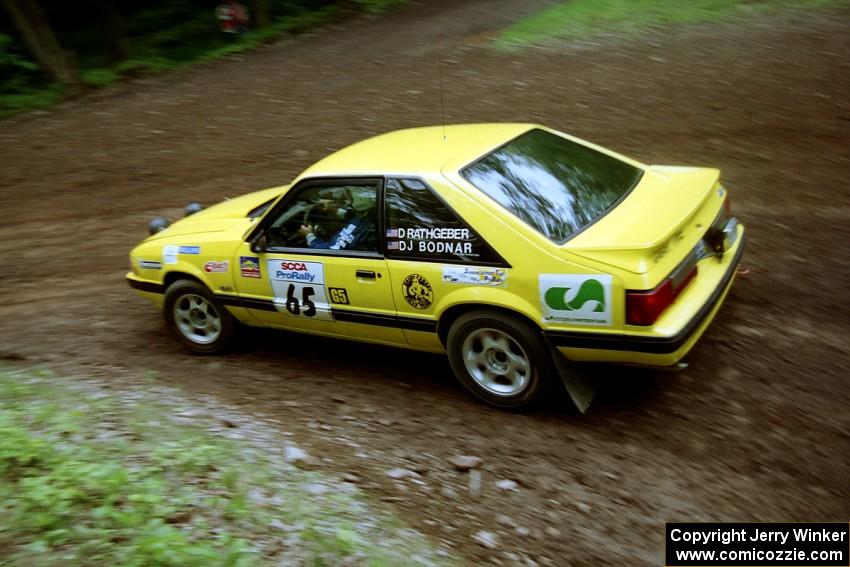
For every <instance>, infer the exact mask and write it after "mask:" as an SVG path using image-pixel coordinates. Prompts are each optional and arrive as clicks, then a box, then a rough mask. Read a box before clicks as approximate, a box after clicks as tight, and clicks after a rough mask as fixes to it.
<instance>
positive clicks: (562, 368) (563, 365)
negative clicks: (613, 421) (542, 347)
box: [549, 347, 596, 413]
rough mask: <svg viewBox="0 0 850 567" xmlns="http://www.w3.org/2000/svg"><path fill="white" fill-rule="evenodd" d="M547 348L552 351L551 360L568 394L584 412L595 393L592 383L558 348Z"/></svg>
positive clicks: (579, 409)
mask: <svg viewBox="0 0 850 567" xmlns="http://www.w3.org/2000/svg"><path fill="white" fill-rule="evenodd" d="M549 350H550V351H551V353H552V360H553V361H554V362H555V370H556V371H557V372H558V376H560V377H561V382H562V383H563V384H564V388H565V389H566V390H567V393H568V394H569V395H570V399H572V401H573V403H574V404H575V406H576V408H578V411H580V412H581V413H585V412H586V411H587V408H589V407H590V402H592V401H593V396H594V395H595V394H596V391H595V390H594V388H593V384H592V383H591V382H590V380H588V379H587V377H586V376H584V374H583V373H582V372H580V371H579V370H577V369H576V368H575V366H573V365H572V364H570V362H569V361H568V360H567V359H566V358H565V357H564V355H563V354H561V352H560V351H559V350H558V349H556V348H555V347H550V349H549Z"/></svg>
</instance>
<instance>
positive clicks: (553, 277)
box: [540, 274, 613, 326]
mask: <svg viewBox="0 0 850 567" xmlns="http://www.w3.org/2000/svg"><path fill="white" fill-rule="evenodd" d="M612 283H613V278H612V277H611V276H609V275H601V274H599V275H597V274H594V275H589V274H588V275H583V274H540V307H541V312H542V316H543V320H544V321H549V322H553V323H569V324H574V325H598V326H607V325H611V324H612V318H611V286H612Z"/></svg>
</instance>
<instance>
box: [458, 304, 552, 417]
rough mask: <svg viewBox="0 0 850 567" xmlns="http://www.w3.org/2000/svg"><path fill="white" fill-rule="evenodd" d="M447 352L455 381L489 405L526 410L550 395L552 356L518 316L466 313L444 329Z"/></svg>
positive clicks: (539, 338)
mask: <svg viewBox="0 0 850 567" xmlns="http://www.w3.org/2000/svg"><path fill="white" fill-rule="evenodd" d="M447 348H448V353H449V362H450V363H451V366H452V370H454V373H455V375H456V376H457V378H458V380H459V381H460V383H461V384H462V385H463V386H464V387H465V388H466V389H467V390H469V391H470V392H471V393H472V394H474V395H475V396H476V397H478V398H479V399H481V400H483V401H485V402H487V403H488V404H490V405H492V406H495V407H498V408H502V409H523V408H527V407H529V406H532V405H534V404H535V403H536V402H538V401H540V400H541V399H543V397H544V395H545V394H546V393H547V392H548V391H549V387H550V384H551V381H552V374H553V368H552V359H551V356H550V355H549V352H548V350H547V348H546V345H545V343H544V341H543V338H542V337H541V336H540V333H539V332H538V331H537V330H536V329H534V328H532V327H531V326H530V325H529V324H528V323H526V322H525V321H523V320H522V319H520V318H519V317H515V316H512V315H508V314H504V313H499V312H497V311H489V310H476V311H471V312H469V313H466V314H464V315H462V316H460V317H459V318H458V320H457V321H455V322H454V324H453V325H452V327H451V329H450V330H449V334H448V337H447Z"/></svg>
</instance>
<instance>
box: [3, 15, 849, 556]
mask: <svg viewBox="0 0 850 567" xmlns="http://www.w3.org/2000/svg"><path fill="white" fill-rule="evenodd" d="M461 4H462V6H461ZM542 4H545V2H522V3H521V2H507V1H500V2H497V1H490V2H485V1H477V2H467V3H456V2H447V1H442V2H432V3H428V4H426V5H414V6H412V7H410V8H408V9H405V10H401V11H399V12H396V13H393V14H391V15H388V16H384V17H380V18H373V19H369V18H364V19H361V20H356V21H349V22H346V23H342V24H338V25H334V26H330V27H329V28H327V29H325V30H322V31H320V32H318V33H316V34H314V35H312V36H309V37H301V38H298V39H295V40H292V41H288V42H282V43H280V44H277V45H274V46H270V47H267V48H264V49H262V50H260V51H257V52H254V53H251V54H248V55H245V56H241V57H234V58H232V59H229V60H225V61H220V62H216V63H212V64H208V65H203V66H199V67H196V68H193V69H191V70H189V71H185V72H180V73H174V74H170V75H165V76H160V77H156V78H150V79H143V80H138V81H136V82H135V83H133V84H129V85H126V86H124V87H121V88H119V89H116V90H113V91H109V92H106V93H101V94H98V95H96V96H92V97H88V98H84V99H81V100H78V101H75V102H72V103H69V104H65V105H63V106H60V107H58V108H56V109H53V110H50V111H48V112H42V113H37V114H36V115H31V116H29V117H25V118H19V119H14V120H10V121H6V122H4V123H3V125H2V128H0V148H2V156H3V159H2V160H0V210H2V211H3V212H4V215H3V222H2V223H0V257H2V259H3V277H2V278H0V328H2V342H0V356H2V357H3V358H5V359H7V360H15V361H17V362H18V363H23V364H44V365H52V366H67V367H72V368H74V369H76V370H80V369H82V370H85V371H88V372H92V373H95V374H98V375H105V376H113V377H114V378H115V380H116V387H120V377H121V376H122V375H124V374H126V373H134V374H144V375H149V376H151V377H152V379H155V380H158V381H161V382H163V383H167V384H170V385H179V386H181V387H183V388H184V390H185V391H186V392H187V395H202V394H204V395H214V396H216V397H218V398H220V399H221V400H224V401H226V402H227V403H230V404H233V405H234V406H238V407H239V408H240V409H242V410H244V411H247V412H249V413H253V414H256V415H257V416H258V419H259V418H267V419H272V420H277V422H279V423H280V424H281V428H284V429H285V430H286V431H288V432H291V433H292V434H293V435H294V438H295V439H296V440H297V441H298V442H299V443H300V444H301V445H303V446H304V447H306V448H307V449H308V450H309V451H310V452H311V453H314V454H315V455H318V456H319V457H320V458H322V459H323V461H322V466H323V467H325V468H327V469H328V470H329V471H338V472H339V473H346V472H350V473H354V474H356V475H357V476H358V477H359V478H360V484H361V485H362V486H363V487H364V488H365V489H366V490H367V491H368V492H369V493H371V494H373V495H374V497H375V498H376V499H384V500H386V501H387V502H389V503H390V505H392V506H393V507H395V508H397V509H398V510H399V511H400V512H401V513H402V514H403V515H404V516H405V517H406V519H407V520H408V521H409V522H410V523H411V524H413V525H414V526H415V527H417V528H419V529H421V530H423V531H424V532H426V533H427V534H429V535H430V536H431V537H432V538H433V539H434V540H435V541H437V542H440V541H441V542H444V544H445V545H447V546H449V547H451V548H452V549H453V551H454V552H456V553H458V554H459V555H460V556H462V557H464V558H465V559H466V560H468V561H469V562H477V561H492V562H499V561H501V562H502V563H503V564H514V563H518V562H519V563H521V562H522V561H524V560H525V558H529V559H531V560H533V561H536V562H538V563H540V564H544V565H548V564H551V565H564V564H576V565H584V564H588V563H591V562H592V561H598V562H599V564H615V563H616V564H628V565H637V564H647V565H658V564H660V557H661V554H662V550H663V537H664V522H666V521H709V520H718V521H722V520H729V521H731V520H737V521H815V520H824V521H825V520H832V521H847V520H848V518H850V483H848V478H850V460H848V458H847V455H848V454H850V451H848V449H850V412H848V407H850V389H848V387H847V383H848V382H847V380H848V378H847V373H848V366H850V364H848V362H850V340H848V332H850V302H848V295H847V289H848V284H850V248H848V242H850V229H848V226H850V182H849V181H848V180H850V151H848V147H850V146H848V142H850V102H848V101H850V98H848V96H847V93H848V92H850V56H849V55H848V54H850V11H848V9H847V8H838V9H834V10H833V11H826V12H817V13H810V14H806V13H803V12H788V13H783V14H779V15H771V16H758V17H755V18H753V19H748V20H743V21H734V22H726V23H716V24H712V25H710V26H694V27H685V28H677V29H674V30H669V29H655V30H649V31H647V32H646V33H643V34H641V35H638V36H633V37H630V38H629V37H626V38H622V37H603V38H599V39H598V40H594V41H593V42H583V43H582V44H581V45H562V46H558V47H555V48H552V49H530V50H525V51H516V52H506V51H498V50H495V49H492V48H491V47H489V46H488V45H487V41H486V40H487V38H488V37H490V35H492V33H493V32H494V31H496V30H498V29H500V28H501V27H503V26H504V25H506V24H507V23H509V22H510V21H512V20H513V19H515V18H516V17H518V16H520V15H521V14H523V13H526V12H529V11H532V10H533V9H534V8H536V7H539V6H540V5H542ZM440 65H442V73H443V85H444V94H445V101H446V106H445V115H446V120H447V121H448V122H467V121H476V122H478V121H537V122H541V123H545V124H547V125H551V126H553V127H556V128H559V129H562V130H566V131H569V132H571V133H574V134H576V135H579V136H581V137H584V138H586V139H589V140H592V141H594V142H597V143H600V144H603V145H606V146H609V147H611V148H613V149H616V150H618V151H621V152H623V153H626V154H629V155H632V156H634V157H636V158H637V159H640V160H641V161H644V162H648V163H667V164H693V165H715V166H718V167H721V168H722V169H723V171H724V176H723V178H724V180H725V184H726V186H727V187H728V188H729V190H730V193H731V194H732V199H733V206H734V209H735V211H736V212H737V213H738V215H739V216H740V217H741V218H742V220H743V221H744V222H745V223H746V224H747V225H748V227H749V231H750V232H749V236H750V238H749V248H748V251H747V255H746V257H745V264H746V265H747V266H748V267H750V268H751V270H752V271H751V274H750V276H749V277H748V278H747V279H745V280H741V281H739V282H738V283H737V284H736V285H735V287H734V288H733V290H732V292H731V294H730V296H729V298H728V300H727V303H726V305H725V307H724V308H723V310H722V311H721V313H720V315H719V316H718V318H717V320H716V322H715V324H714V325H713V327H712V328H711V329H710V330H709V332H708V333H707V334H706V336H705V337H704V339H703V340H702V342H701V343H700V344H699V345H698V348H696V350H695V351H694V352H693V354H692V356H691V357H690V362H691V368H690V369H689V370H687V371H686V372H684V373H683V374H679V375H667V374H659V375H652V374H647V373H638V372H635V371H633V370H624V369H616V368H612V369H610V370H607V371H605V372H603V373H602V375H600V376H599V377H598V380H599V399H597V401H596V403H595V405H594V406H593V407H592V408H591V411H590V413H588V414H587V415H585V416H582V417H578V416H576V415H574V414H571V413H565V412H562V411H559V410H558V409H557V408H550V409H548V410H546V411H541V412H539V413H535V414H532V415H527V416H517V415H510V414H506V413H501V412H497V411H493V410H490V409H488V408H486V407H484V406H482V405H480V404H478V403H476V402H475V401H473V400H472V399H471V398H469V397H468V396H466V395H465V394H464V393H463V392H462V391H461V389H460V387H459V386H458V385H457V384H455V382H454V381H453V379H452V378H451V373H450V370H449V368H448V365H447V363H446V361H445V360H444V359H443V358H441V357H434V356H428V355H421V354H411V353H408V352H402V351H396V350H391V349H384V348H377V347H368V346H366V347H364V346H361V345H351V344H346V343H341V342H336V341H329V340H316V339H312V338H304V337H299V336H293V335H289V334H284V333H267V332H258V333H255V334H253V335H252V341H250V342H251V343H252V344H251V345H250V346H246V347H245V348H244V349H243V350H242V352H237V353H235V354H231V355H228V356H224V357H214V358H201V357H194V356H190V355H188V354H186V353H185V352H183V351H182V350H181V348H180V347H179V346H178V345H177V343H176V341H175V340H173V339H172V338H171V337H170V336H169V335H168V333H167V330H166V327H165V325H164V323H163V321H162V320H161V317H160V316H159V314H158V313H156V312H155V311H154V310H153V309H152V308H151V307H150V306H149V305H148V304H147V303H146V302H144V301H143V300H141V299H139V298H137V297H135V296H134V295H133V294H132V293H131V291H130V290H129V288H128V287H127V286H126V284H125V283H124V281H123V274H124V272H125V271H126V266H127V257H126V254H127V252H128V250H129V249H130V248H131V247H132V245H133V244H134V243H135V242H136V241H137V240H139V239H140V238H142V237H143V236H144V234H145V225H146V222H147V220H148V219H149V218H150V217H151V216H153V215H154V214H160V213H171V214H178V210H179V208H180V207H182V206H183V205H184V204H185V203H187V202H188V201H190V200H199V201H202V202H205V203H212V202H214V201H218V200H220V199H222V198H224V197H226V196H234V195H238V194H240V193H244V192H247V191H250V190H253V189H257V188H261V187H266V186H273V185H279V184H282V183H284V182H286V181H288V180H289V179H291V178H292V177H294V176H295V175H296V174H297V173H298V172H299V171H300V170H301V169H303V168H304V167H306V166H307V165H309V164H310V163H312V162H313V161H315V160H316V159H318V158H320V157H322V156H324V155H325V154H326V153H328V152H329V151H331V150H335V149H338V148H340V147H342V146H344V145H346V144H348V143H351V142H353V141H356V140H358V139H361V138H363V137H366V136H368V135H372V134H376V133H379V132H384V131H387V130H391V129H395V128H401V127H407V126H415V125H423V124H433V123H439V122H440V120H441V110H440V91H439V84H438V83H439V81H438V77H439V67H440ZM457 454H471V455H476V456H479V457H481V458H482V459H483V465H482V489H481V494H480V495H479V496H477V497H475V496H474V495H471V494H470V491H469V489H468V475H467V474H466V473H460V472H457V471H455V470H454V468H453V467H452V465H451V464H449V462H448V461H447V459H449V458H451V457H452V456H454V455H457ZM394 467H402V468H406V469H410V470H414V471H416V472H418V473H419V474H420V475H421V477H420V479H417V482H413V481H411V480H401V481H395V480H392V479H391V478H389V477H388V476H387V475H386V471H387V470H388V469H391V468H394ZM503 479H512V480H514V481H516V482H517V483H518V487H517V489H516V490H510V491H504V490H500V489H498V488H496V485H495V483H496V481H498V480H503ZM481 530H485V531H489V532H492V533H493V534H495V536H496V539H497V541H496V543H495V547H494V548H493V549H489V548H487V547H484V546H482V545H480V544H478V543H476V542H475V541H474V539H473V536H474V534H476V533H477V532H479V531H481Z"/></svg>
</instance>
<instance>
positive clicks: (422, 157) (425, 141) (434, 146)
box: [297, 123, 535, 180]
mask: <svg viewBox="0 0 850 567" xmlns="http://www.w3.org/2000/svg"><path fill="white" fill-rule="evenodd" d="M534 127H535V125H533V124H516V123H492V124H452V125H447V126H426V127H421V128H409V129H405V130H396V131H394V132H388V133H386V134H381V135H379V136H375V137H373V138H368V139H366V140H363V141H361V142H357V143H356V144H352V145H350V146H348V147H346V148H343V149H341V150H339V151H337V152H335V153H333V154H331V155H329V156H328V157H326V158H324V159H322V160H320V161H318V162H316V163H315V164H314V165H313V166H311V167H310V168H308V169H307V170H305V171H304V172H303V173H302V174H301V175H299V176H298V179H297V180H300V179H303V178H306V177H324V176H347V175H350V176H363V175H385V174H390V175H427V174H433V173H439V172H440V171H441V170H442V169H443V167H444V166H445V165H446V164H447V163H448V162H450V161H451V162H452V163H464V164H465V163H471V162H472V161H474V160H476V159H477V158H479V157H481V156H483V155H484V154H486V153H488V152H490V151H491V150H493V149H495V148H497V147H499V146H501V145H502V144H504V143H505V142H507V141H509V140H511V139H513V138H515V137H517V136H519V135H520V134H522V133H523V132H526V131H528V130H530V129H531V128H534Z"/></svg>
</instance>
